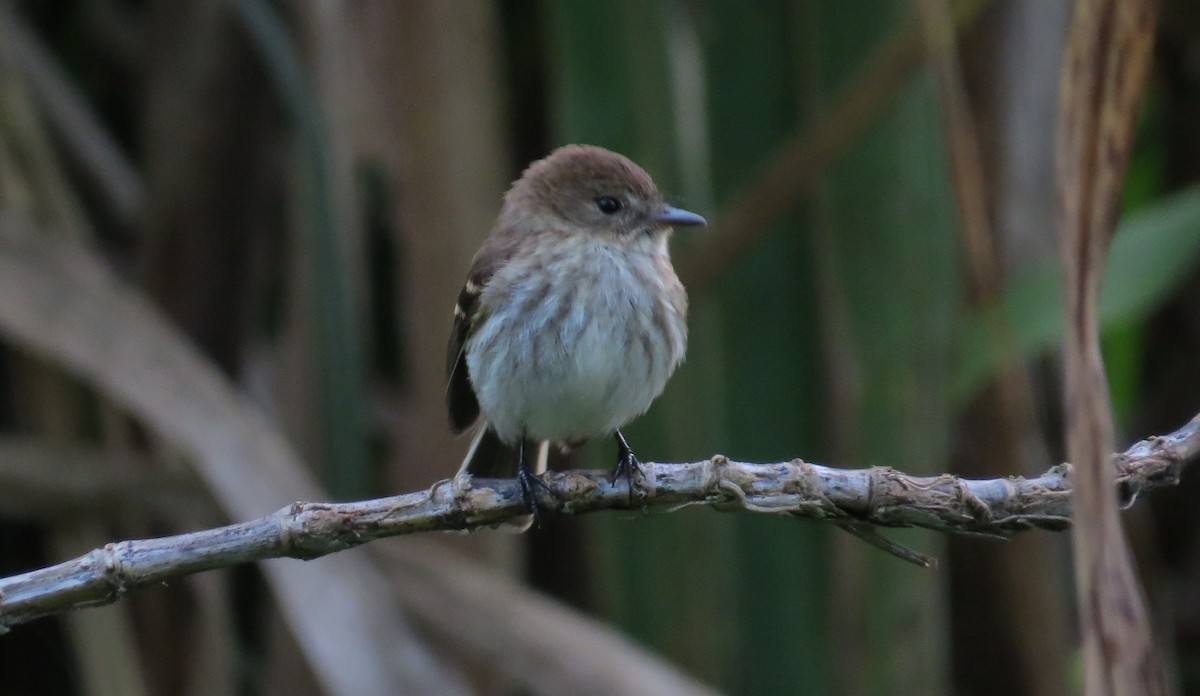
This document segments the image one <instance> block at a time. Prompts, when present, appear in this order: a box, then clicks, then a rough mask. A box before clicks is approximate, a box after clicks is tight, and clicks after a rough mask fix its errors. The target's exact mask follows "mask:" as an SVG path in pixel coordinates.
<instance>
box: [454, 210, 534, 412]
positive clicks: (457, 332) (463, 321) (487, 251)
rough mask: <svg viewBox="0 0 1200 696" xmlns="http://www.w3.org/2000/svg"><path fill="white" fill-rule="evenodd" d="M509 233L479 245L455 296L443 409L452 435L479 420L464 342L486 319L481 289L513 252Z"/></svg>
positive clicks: (494, 234) (514, 238)
mask: <svg viewBox="0 0 1200 696" xmlns="http://www.w3.org/2000/svg"><path fill="white" fill-rule="evenodd" d="M513 232H514V230H507V229H504V228H498V229H497V230H494V231H493V232H492V234H491V235H490V236H489V237H488V239H487V241H485V242H484V243H483V247H482V248H481V249H480V250H479V253H477V254H475V260H474V262H473V263H472V264H471V270H470V272H469V273H467V282H466V283H463V287H462V290H461V291H460V292H459V293H458V303H457V304H455V305H454V328H453V329H451V331H450V344H449V345H448V346H447V349H446V376H447V378H448V382H447V384H446V408H447V410H448V411H449V413H450V427H451V428H452V429H453V430H454V432H456V433H461V432H462V431H464V430H466V429H467V428H469V427H471V424H472V423H474V422H475V419H477V418H478V417H479V399H478V398H477V397H476V396H475V387H474V386H473V385H472V384H471V375H470V371H469V370H468V369H467V351H466V348H467V341H468V340H469V339H470V338H471V335H472V334H473V333H474V332H475V329H476V328H477V327H478V326H479V325H480V324H481V323H482V322H483V320H484V319H485V318H486V316H485V315H486V312H485V311H484V308H483V307H482V306H481V304H480V296H481V295H482V294H483V290H484V288H486V287H487V284H488V283H489V282H490V281H491V279H492V276H493V275H494V274H495V273H496V270H497V269H499V268H500V267H502V266H503V265H504V264H505V263H506V262H507V261H508V260H509V259H510V258H512V255H513V253H514V252H515V250H516V242H517V239H518V236H517V235H515V234H513Z"/></svg>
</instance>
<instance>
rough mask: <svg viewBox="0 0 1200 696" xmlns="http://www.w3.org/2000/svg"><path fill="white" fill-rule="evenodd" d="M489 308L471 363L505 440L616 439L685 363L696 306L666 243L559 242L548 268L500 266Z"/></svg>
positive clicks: (548, 256) (547, 258) (488, 294)
mask: <svg viewBox="0 0 1200 696" xmlns="http://www.w3.org/2000/svg"><path fill="white" fill-rule="evenodd" d="M646 241H647V243H649V242H650V241H651V240H646ZM481 302H482V303H483V305H484V307H485V308H486V310H487V318H486V319H485V321H484V323H483V324H482V325H481V326H480V327H479V329H478V330H477V331H476V333H475V335H474V336H473V337H472V338H471V340H470V341H469V342H468V347H467V362H468V368H469V370H470V374H471V381H472V384H473V386H474V387H475V390H476V394H477V396H478V397H479V402H480V407H481V409H482V410H483V412H484V415H485V417H486V418H487V419H488V421H489V422H491V423H492V425H493V427H494V428H495V429H496V431H497V433H498V434H500V436H501V438H502V439H507V440H510V441H512V440H515V439H516V438H518V437H530V438H534V439H546V440H555V441H570V440H584V439H590V438H593V437H598V436H600V435H604V434H607V433H610V432H612V431H613V430H615V429H617V428H619V427H621V426H622V425H624V424H625V423H626V422H628V421H629V420H631V419H633V418H635V417H637V416H638V415H640V414H641V413H643V412H644V411H645V410H646V409H647V408H649V406H650V404H651V402H653V400H654V399H655V398H656V397H657V396H658V395H659V394H660V393H661V392H662V389H663V387H664V386H665V385H666V382H667V379H668V378H669V377H670V375H671V373H672V372H673V371H674V370H675V367H676V366H677V365H678V364H679V362H680V361H681V360H682V359H683V353H684V349H685V347H686V342H687V323H686V311H687V300H686V295H685V294H684V291H683V288H682V286H681V285H680V284H679V281H678V279H677V278H676V276H675V273H674V271H673V270H672V268H671V265H670V261H669V259H668V257H667V255H666V251H665V245H664V246H663V248H662V249H661V251H659V250H655V249H650V250H645V249H637V248H634V249H623V248H614V247H612V246H610V245H607V244H604V243H602V242H598V241H595V240H590V239H588V240H582V243H581V244H580V245H579V246H576V247H573V248H571V247H567V248H564V247H563V245H562V244H558V245H555V246H553V248H550V249H548V250H547V251H546V253H544V254H542V255H541V262H540V263H533V262H524V263H514V264H510V266H508V267H506V268H504V269H501V271H499V272H498V273H497V274H496V276H495V277H493V279H492V281H491V282H490V283H489V286H488V288H487V289H485V291H484V294H483V296H482V297H481Z"/></svg>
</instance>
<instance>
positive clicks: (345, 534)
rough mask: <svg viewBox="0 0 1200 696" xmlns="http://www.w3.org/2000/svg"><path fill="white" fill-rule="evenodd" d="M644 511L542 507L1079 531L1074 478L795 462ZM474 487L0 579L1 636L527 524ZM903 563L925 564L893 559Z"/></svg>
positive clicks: (516, 501)
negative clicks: (231, 569)
mask: <svg viewBox="0 0 1200 696" xmlns="http://www.w3.org/2000/svg"><path fill="white" fill-rule="evenodd" d="M1197 455H1200V415H1197V416H1196V417H1195V418H1193V419H1192V420H1191V421H1189V422H1188V423H1187V425H1185V426H1183V427H1182V428H1180V429H1179V430H1176V431H1175V432H1173V433H1171V434H1169V435H1164V436H1161V437H1152V438H1149V439H1147V440H1144V441H1142V442H1139V443H1137V444H1135V445H1134V446H1133V447H1130V448H1129V449H1128V450H1127V451H1126V452H1124V453H1123V454H1120V455H1116V456H1115V457H1114V459H1113V462H1114V467H1115V474H1116V477H1115V483H1116V485H1117V491H1118V495H1119V498H1120V500H1121V501H1122V504H1124V505H1126V506H1128V505H1131V504H1133V502H1134V501H1135V500H1136V499H1137V498H1138V496H1140V495H1141V494H1142V493H1145V492H1147V491H1150V490H1152V489H1154V488H1158V487H1161V486H1167V485H1173V484H1175V483H1176V482H1178V480H1179V473H1180V470H1181V469H1182V467H1183V465H1184V464H1186V463H1187V462H1189V461H1191V460H1192V459H1194V458H1196V457H1197ZM643 466H644V467H645V478H644V481H643V483H642V486H641V487H640V488H641V489H640V491H639V495H638V500H637V502H634V503H630V498H629V489H628V488H627V486H626V484H624V483H620V484H615V485H614V484H612V483H610V482H609V481H608V474H607V473H606V472H602V471H564V472H559V473H550V474H547V476H546V483H547V488H546V490H538V491H537V496H538V504H539V505H540V506H541V507H542V509H543V510H545V511H546V512H547V513H552V512H556V513H560V514H568V515H570V514H581V513H585V512H595V511H598V510H621V509H637V508H641V507H648V506H656V505H673V506H675V507H682V506H686V505H694V504H701V505H709V506H712V507H714V508H716V509H719V510H741V511H750V512H766V513H771V514H777V515H791V516H793V517H808V518H813V519H821V520H828V521H830V522H833V523H834V524H837V525H838V526H841V527H843V528H850V529H851V531H854V532H855V533H861V532H862V531H863V530H864V529H866V528H867V525H874V526H876V527H925V528H927V529H934V530H937V531H942V532H948V533H956V534H973V535H983V536H990V537H1001V538H1004V537H1008V536H1011V535H1012V534H1015V533H1017V532H1021V531H1024V530H1027V529H1047V530H1052V531H1061V530H1064V529H1067V528H1068V527H1069V526H1070V522H1071V488H1072V487H1071V466H1070V465H1069V464H1061V465H1059V466H1056V467H1054V468H1052V469H1050V470H1049V471H1047V472H1046V473H1044V474H1042V475H1041V476H1038V477H1037V478H1032V479H1026V478H1023V477H1019V476H1017V477H1008V478H1001V479H961V478H958V477H956V476H952V475H950V474H943V475H941V476H908V475H907V474H904V473H901V472H899V471H896V470H894V469H891V468H888V467H873V468H870V469H835V468H832V467H827V466H821V465H819V464H810V463H807V462H804V461H801V460H799V459H796V460H793V461H790V462H777V463H772V464H749V463H745V462H735V461H732V460H729V459H726V458H725V457H724V456H721V455H716V456H714V457H712V458H711V459H706V460H703V461H698V462H690V463H683V464H655V463H648V464H644V465H643ZM472 484H473V485H471V486H470V487H469V488H460V487H457V486H455V485H454V484H453V483H452V482H450V481H439V482H438V483H436V484H434V485H433V486H432V487H431V488H429V489H428V490H425V491H419V492H415V493H406V494H403V495H398V496H392V497H389V498H379V499H377V500H367V501H361V502H352V503H293V504H292V505H290V506H288V507H286V508H283V509H282V510H279V511H278V512H276V513H275V514H273V515H269V516H267V517H263V518H260V519H257V520H253V521H250V522H242V523H240V524H233V525H229V526H226V527H219V528H217V529H210V530H205V531H201V532H193V533H191V534H181V535H178V536H171V537H163V538H160V539H145V540H132V541H122V542H119V543H114V544H108V545H106V546H105V547H103V548H99V549H95V550H93V551H91V552H89V553H87V554H85V555H83V556H80V557H78V558H76V559H73V560H70V561H66V562H64V563H60V564H58V565H54V566H50V567H48V568H43V569H40V570H35V571H31V572H28V573H24V574H22V575H15V576H12V577H8V578H4V579H0V631H2V630H7V629H8V628H11V627H12V626H15V625H17V624H21V623H24V622H27V621H30V620H32V619H34V618H37V617H39V616H45V615H48V614H54V613H59V612H62V611H66V610H68V609H74V608H79V607H87V606H97V605H102V604H108V603H110V602H114V601H116V600H117V599H119V598H121V597H122V596H124V595H125V594H127V593H129V592H130V591H132V590H134V589H137V588H140V587H146V586H149V585H153V584H156V583H159V582H163V581H166V580H168V579H172V578H177V577H180V576H183V575H189V574H191V573H198V572H201V571H204V570H212V569H215V568H223V567H227V566H231V565H235V564H239V563H248V562H252V561H261V560H266V559H269V558H283V557H289V558H300V559H312V558H317V557H319V556H324V555H326V554H329V553H334V552H337V551H342V550H345V549H348V548H351V547H354V546H358V545H360V544H364V543H366V542H368V541H371V540H373V539H378V538H381V537H388V536H398V535H401V534H415V533H418V532H430V531H438V530H469V529H477V528H479V527H483V526H488V525H495V524H498V523H500V522H503V521H505V520H507V519H509V518H512V517H515V516H517V515H521V514H525V513H526V512H527V511H526V510H525V508H524V506H523V504H522V500H521V491H520V487H519V486H518V484H517V482H516V481H515V480H500V479H476V480H475V481H473V482H472ZM864 536H868V537H870V538H871V539H870V540H871V542H872V543H876V544H878V545H881V546H882V547H884V548H885V549H886V550H889V551H891V552H895V551H896V550H895V549H888V548H887V547H888V546H889V542H886V540H882V541H883V542H884V543H879V542H880V541H881V539H878V538H876V537H878V535H876V534H874V533H873V532H872V533H871V534H867V535H864ZM898 555H900V556H901V557H904V558H905V559H906V560H919V555H918V558H911V557H908V556H907V555H906V554H904V553H900V554H898Z"/></svg>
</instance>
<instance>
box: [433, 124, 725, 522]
mask: <svg viewBox="0 0 1200 696" xmlns="http://www.w3.org/2000/svg"><path fill="white" fill-rule="evenodd" d="M703 224H705V221H704V218H702V217H700V216H699V215H696V214H695V213H690V212H688V211H686V210H680V209H679V208H673V207H671V206H669V205H667V204H666V203H665V202H664V201H663V197H662V194H660V193H659V191H658V189H657V188H656V187H655V185H654V182H653V181H651V179H650V176H649V175H647V174H646V172H645V171H643V170H642V168H641V167H639V166H638V165H636V164H634V163H633V162H632V161H630V160H629V159H628V158H626V157H624V156H622V155H619V154H617V153H615V152H610V151H608V150H605V149H603V148H599V147H592V146H587V145H567V146H565V147H561V148H559V149H557V150H555V151H554V152H552V153H551V154H550V155H549V156H548V157H546V158H545V159H542V160H539V161H537V162H534V163H533V164H531V165H530V166H529V167H528V168H527V169H526V170H525V172H524V173H523V174H522V175H521V178H520V179H518V180H517V181H516V182H514V183H513V185H512V186H511V187H510V188H509V190H508V193H506V194H505V196H504V204H503V207H502V209H501V211H500V216H499V218H498V219H497V221H496V225H495V226H494V227H493V228H492V231H491V234H490V235H489V236H488V238H487V239H486V240H485V241H484V243H483V246H482V247H481V248H480V249H479V251H478V252H477V253H476V254H475V258H474V261H473V262H472V264H471V270H470V272H469V273H468V274H467V281H466V284H464V285H463V288H462V292H460V293H459V296H458V304H457V305H455V307H454V328H453V330H452V332H451V334H450V345H449V350H448V352H447V366H446V369H447V374H448V377H449V385H448V386H447V388H446V405H447V407H448V409H449V412H450V423H451V427H452V428H453V429H454V431H455V432H462V431H463V430H465V429H467V428H468V427H470V426H471V425H472V424H473V423H475V422H476V421H477V420H478V419H479V418H480V416H481V415H482V422H481V424H480V428H479V431H478V432H477V433H476V435H475V438H474V440H473V441H472V443H471V447H470V449H469V450H468V452H467V456H466V459H465V460H464V462H463V465H462V468H461V469H460V471H459V476H458V477H456V480H457V481H459V482H460V484H461V482H463V481H464V480H466V481H469V479H464V475H466V474H470V475H472V476H484V477H495V478H507V477H511V476H513V475H516V477H517V478H518V479H519V481H520V484H521V492H522V495H523V496H524V500H525V503H526V505H527V506H528V507H529V509H530V512H531V513H532V514H533V516H534V518H535V519H536V516H537V506H536V498H535V495H534V490H533V487H534V486H535V485H543V486H544V485H545V484H544V483H543V482H542V480H541V478H540V475H541V474H542V473H544V472H545V469H546V456H547V451H548V445H550V444H552V443H553V444H556V445H562V446H571V445H575V444H579V443H581V442H583V441H585V440H590V439H594V438H597V437H602V436H607V435H615V437H616V441H617V449H618V453H617V466H616V468H614V470H613V480H614V481H615V480H616V479H617V478H619V477H625V478H626V479H627V480H628V481H629V485H630V495H631V496H632V493H633V487H634V485H635V484H634V477H635V476H636V475H639V474H640V471H641V464H640V462H638V460H637V458H636V457H635V456H634V454H633V452H632V451H631V450H630V449H629V444H628V443H627V442H626V441H625V437H624V436H623V435H621V431H620V428H621V427H622V426H624V425H625V424H626V423H628V422H629V421H630V420H632V419H634V418H636V417H637V416H639V415H641V414H642V413H644V412H645V411H646V409H647V408H649V407H650V404H651V402H653V401H654V399H656V398H657V397H658V395H659V394H661V393H662V390H663V387H664V386H665V385H666V383H667V379H668V378H669V377H670V376H671V373H672V372H674V371H675V368H676V367H677V366H678V365H679V363H680V361H682V360H683V354H684V350H685V348H686V346H687V294H686V293H685V292H684V289H683V286H682V285H681V284H680V282H679V279H678V278H677V277H676V276H675V270H674V268H672V266H671V259H670V256H669V254H668V250H667V238H668V237H669V236H670V233H671V228H672V227H678V226H691V225H703ZM534 450H536V451H534ZM531 460H533V461H531Z"/></svg>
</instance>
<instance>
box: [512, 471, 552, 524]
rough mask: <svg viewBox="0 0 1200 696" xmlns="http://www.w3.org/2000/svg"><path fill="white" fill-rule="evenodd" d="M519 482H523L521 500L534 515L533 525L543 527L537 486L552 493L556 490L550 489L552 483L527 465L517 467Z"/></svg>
mask: <svg viewBox="0 0 1200 696" xmlns="http://www.w3.org/2000/svg"><path fill="white" fill-rule="evenodd" d="M517 482H518V483H520V484H521V500H522V501H523V502H524V503H525V507H526V509H528V510H529V514H530V515H532V516H533V526H534V527H536V528H538V529H541V527H542V517H541V515H540V514H539V512H538V502H537V491H536V489H537V488H541V489H542V490H543V491H545V492H546V493H548V494H550V495H554V491H553V490H551V489H550V484H548V483H546V480H545V479H544V478H542V477H541V476H538V475H537V474H535V473H533V472H532V471H531V470H529V469H528V468H527V467H525V466H521V467H518V468H517Z"/></svg>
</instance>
